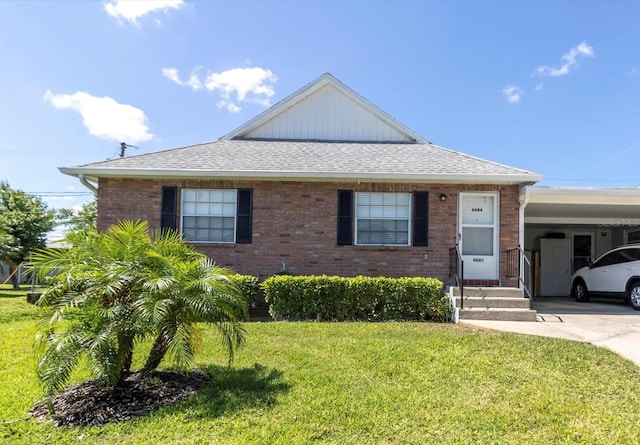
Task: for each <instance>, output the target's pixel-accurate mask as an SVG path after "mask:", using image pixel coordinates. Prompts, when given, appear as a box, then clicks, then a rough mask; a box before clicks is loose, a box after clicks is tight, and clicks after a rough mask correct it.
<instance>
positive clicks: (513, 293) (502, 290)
mask: <svg viewBox="0 0 640 445" xmlns="http://www.w3.org/2000/svg"><path fill="white" fill-rule="evenodd" d="M452 289H453V296H454V297H459V296H460V288H459V287H453V288H452ZM463 292H464V296H465V297H496V298H503V297H512V298H514V297H515V298H524V290H523V289H519V288H517V287H467V286H465V287H464V290H463Z"/></svg>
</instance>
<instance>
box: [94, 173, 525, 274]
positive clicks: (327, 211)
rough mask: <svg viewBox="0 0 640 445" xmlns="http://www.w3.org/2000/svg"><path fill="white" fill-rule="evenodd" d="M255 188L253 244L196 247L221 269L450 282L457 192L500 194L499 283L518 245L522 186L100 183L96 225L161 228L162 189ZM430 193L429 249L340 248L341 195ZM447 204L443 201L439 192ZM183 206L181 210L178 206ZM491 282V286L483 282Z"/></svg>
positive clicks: (212, 182)
mask: <svg viewBox="0 0 640 445" xmlns="http://www.w3.org/2000/svg"><path fill="white" fill-rule="evenodd" d="M163 185H175V186H178V187H179V188H185V187H186V188H241V187H250V188H253V242H252V243H251V244H198V245H197V247H198V249H199V250H201V251H202V252H204V253H205V254H207V255H208V256H210V257H211V258H213V259H214V260H215V261H216V262H217V263H218V264H221V265H224V266H229V267H231V268H233V269H234V270H236V271H238V272H240V273H247V274H252V275H256V276H259V277H260V278H265V277H267V276H270V275H272V274H273V273H275V272H278V271H280V270H281V269H282V267H283V265H284V266H285V267H286V268H287V269H288V270H291V271H292V272H294V273H295V274H328V275H343V276H354V275H370V276H379V275H385V276H392V277H399V276H431V277H437V278H440V279H441V280H443V281H444V282H447V281H448V275H449V248H451V247H453V246H454V245H455V243H456V233H457V231H456V227H457V206H458V199H457V198H458V193H459V192H465V191H499V192H500V218H501V222H500V252H501V257H500V283H501V284H502V285H509V286H513V285H516V282H515V281H513V280H509V279H507V278H506V255H505V254H504V251H505V250H506V249H510V248H513V247H517V246H518V216H519V215H518V186H517V185H452V184H403V183H393V184H382V183H362V184H354V183H340V182H330V183H328V182H304V183H301V182H277V181H262V182H250V181H219V180H176V181H173V182H163V181H161V180H157V179H149V180H145V179H110V178H103V179H101V180H100V183H99V189H98V227H99V228H100V229H101V230H103V229H105V228H106V227H108V226H110V225H112V224H114V223H116V222H118V221H119V220H123V219H145V220H147V221H149V225H150V227H151V228H152V229H158V228H159V227H160V209H161V201H160V198H161V189H162V186H163ZM340 189H347V190H354V191H356V192H358V191H362V192H364V191H376V192H413V191H428V192H429V246H428V247H369V246H338V245H336V226H337V222H336V216H337V215H336V214H337V190H340ZM443 193H444V194H446V195H447V200H446V201H444V202H443V201H441V200H440V198H439V196H440V194H443ZM178 207H179V206H178ZM485 284H488V283H485Z"/></svg>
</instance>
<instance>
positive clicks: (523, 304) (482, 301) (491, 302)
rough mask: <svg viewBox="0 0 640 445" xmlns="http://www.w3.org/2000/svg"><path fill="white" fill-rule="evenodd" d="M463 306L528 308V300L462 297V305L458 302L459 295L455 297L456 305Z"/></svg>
mask: <svg viewBox="0 0 640 445" xmlns="http://www.w3.org/2000/svg"><path fill="white" fill-rule="evenodd" d="M461 306H463V307H465V308H484V309H488V308H496V309H498V308H507V309H529V300H528V299H526V298H523V297H467V296H465V297H464V305H461V304H460V297H456V307H461Z"/></svg>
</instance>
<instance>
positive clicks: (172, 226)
mask: <svg viewBox="0 0 640 445" xmlns="http://www.w3.org/2000/svg"><path fill="white" fill-rule="evenodd" d="M177 211H178V187H162V214H161V215H160V230H161V231H162V232H163V233H164V232H167V231H169V230H176V219H177Z"/></svg>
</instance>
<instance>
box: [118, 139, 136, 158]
mask: <svg viewBox="0 0 640 445" xmlns="http://www.w3.org/2000/svg"><path fill="white" fill-rule="evenodd" d="M127 148H138V147H136V146H135V145H129V144H127V143H126V142H120V157H121V158H124V152H125V150H126V149H127Z"/></svg>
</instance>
